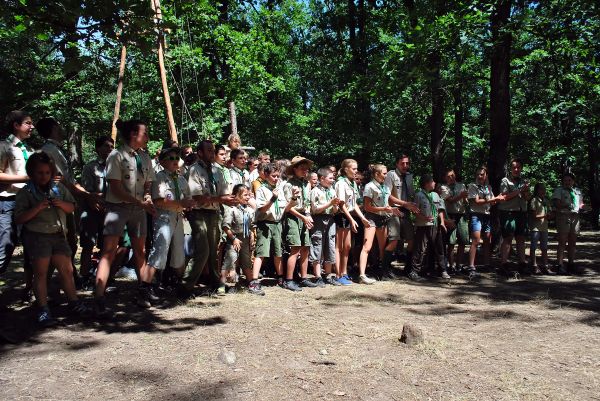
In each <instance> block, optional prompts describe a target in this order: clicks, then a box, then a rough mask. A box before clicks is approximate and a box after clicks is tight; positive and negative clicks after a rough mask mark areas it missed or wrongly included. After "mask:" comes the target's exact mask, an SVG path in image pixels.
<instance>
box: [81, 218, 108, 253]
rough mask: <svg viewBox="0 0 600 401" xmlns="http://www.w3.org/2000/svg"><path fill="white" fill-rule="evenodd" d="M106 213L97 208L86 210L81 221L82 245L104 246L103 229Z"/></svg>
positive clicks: (89, 246)
mask: <svg viewBox="0 0 600 401" xmlns="http://www.w3.org/2000/svg"><path fill="white" fill-rule="evenodd" d="M105 218H106V213H104V212H98V211H96V210H84V211H83V212H82V213H81V218H80V222H79V228H80V232H79V233H80V242H81V246H82V247H88V248H91V247H94V246H98V248H102V243H101V241H102V230H103V229H104V219H105Z"/></svg>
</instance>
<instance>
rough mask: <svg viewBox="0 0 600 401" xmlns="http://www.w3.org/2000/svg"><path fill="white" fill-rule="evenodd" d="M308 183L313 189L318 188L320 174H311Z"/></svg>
mask: <svg viewBox="0 0 600 401" xmlns="http://www.w3.org/2000/svg"><path fill="white" fill-rule="evenodd" d="M308 183H309V184H310V187H311V188H315V187H316V186H317V184H319V174H317V173H316V172H314V171H313V172H311V173H310V174H309V175H308Z"/></svg>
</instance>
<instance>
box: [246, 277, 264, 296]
mask: <svg viewBox="0 0 600 401" xmlns="http://www.w3.org/2000/svg"><path fill="white" fill-rule="evenodd" d="M248 292H249V293H250V294H254V295H261V296H262V295H265V292H264V290H263V289H262V285H260V283H259V282H258V280H254V281H251V282H250V284H248Z"/></svg>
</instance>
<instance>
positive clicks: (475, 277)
mask: <svg viewBox="0 0 600 401" xmlns="http://www.w3.org/2000/svg"><path fill="white" fill-rule="evenodd" d="M467 278H468V279H469V281H475V280H479V279H480V278H481V274H480V273H479V272H478V271H476V270H475V269H473V270H471V271H469V274H468V276H467Z"/></svg>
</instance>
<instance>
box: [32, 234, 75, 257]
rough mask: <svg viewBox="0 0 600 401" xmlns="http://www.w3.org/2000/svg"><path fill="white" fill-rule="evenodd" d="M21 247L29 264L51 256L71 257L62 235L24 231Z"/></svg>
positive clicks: (67, 244)
mask: <svg viewBox="0 0 600 401" xmlns="http://www.w3.org/2000/svg"><path fill="white" fill-rule="evenodd" d="M23 246H24V248H25V249H26V250H27V257H28V258H29V261H30V262H33V261H34V260H36V259H44V258H49V257H51V256H52V255H64V256H66V257H69V258H70V257H71V247H70V246H69V243H68V242H67V239H66V238H65V235H64V234H63V233H55V234H45V233H37V232H33V231H27V230H24V231H23Z"/></svg>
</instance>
